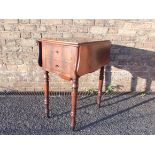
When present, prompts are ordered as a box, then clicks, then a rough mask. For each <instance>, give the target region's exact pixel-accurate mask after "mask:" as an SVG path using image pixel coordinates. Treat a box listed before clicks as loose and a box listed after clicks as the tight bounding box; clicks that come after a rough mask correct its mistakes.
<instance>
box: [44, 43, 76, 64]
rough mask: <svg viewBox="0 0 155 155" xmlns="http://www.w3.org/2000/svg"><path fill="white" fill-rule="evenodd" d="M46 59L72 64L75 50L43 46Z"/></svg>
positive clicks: (51, 45) (49, 45) (52, 45)
mask: <svg viewBox="0 0 155 155" xmlns="http://www.w3.org/2000/svg"><path fill="white" fill-rule="evenodd" d="M43 48H44V50H45V55H46V58H49V59H51V60H61V61H64V62H71V61H72V59H73V56H74V48H73V47H71V46H63V45H54V44H47V43H45V44H44V45H43Z"/></svg>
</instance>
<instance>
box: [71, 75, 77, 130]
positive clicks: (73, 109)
mask: <svg viewBox="0 0 155 155" xmlns="http://www.w3.org/2000/svg"><path fill="white" fill-rule="evenodd" d="M77 95H78V77H77V76H75V78H74V79H73V85H72V105H71V128H72V129H73V130H74V128H75V124H76V103H77Z"/></svg>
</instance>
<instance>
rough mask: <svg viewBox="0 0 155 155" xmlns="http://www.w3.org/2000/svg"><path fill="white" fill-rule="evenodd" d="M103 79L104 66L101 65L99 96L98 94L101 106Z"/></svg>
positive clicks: (98, 101)
mask: <svg viewBox="0 0 155 155" xmlns="http://www.w3.org/2000/svg"><path fill="white" fill-rule="evenodd" d="M103 80H104V66H103V67H101V69H100V75H99V85H98V96H97V104H98V107H100V102H101V96H102V86H103Z"/></svg>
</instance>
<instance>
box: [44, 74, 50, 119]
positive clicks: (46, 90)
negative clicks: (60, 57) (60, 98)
mask: <svg viewBox="0 0 155 155" xmlns="http://www.w3.org/2000/svg"><path fill="white" fill-rule="evenodd" d="M44 97H45V100H44V104H45V114H46V116H47V117H49V75H48V71H45V72H44Z"/></svg>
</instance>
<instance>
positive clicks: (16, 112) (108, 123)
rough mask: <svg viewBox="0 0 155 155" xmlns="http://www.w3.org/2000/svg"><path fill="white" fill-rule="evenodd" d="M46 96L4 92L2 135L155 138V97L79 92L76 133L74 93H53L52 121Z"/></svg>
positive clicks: (1, 95) (0, 97) (0, 114)
mask: <svg viewBox="0 0 155 155" xmlns="http://www.w3.org/2000/svg"><path fill="white" fill-rule="evenodd" d="M43 100H44V96H43V92H36V93H34V92H1V93H0V121H1V122H0V134H1V135H66V134H67V135H152V134H155V94H154V93H148V94H145V95H142V94H141V93H138V92H135V93H133V92H132V93H109V94H105V93H103V95H102V102H101V107H100V108H98V107H97V105H96V94H95V93H94V94H88V93H83V92H79V95H78V103H77V123H76V128H75V131H72V130H71V128H70V109H71V104H70V100H71V96H70V93H50V118H46V117H45V116H44V104H43Z"/></svg>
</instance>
